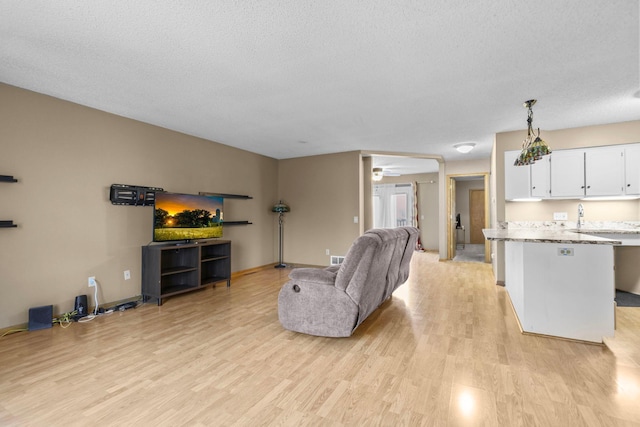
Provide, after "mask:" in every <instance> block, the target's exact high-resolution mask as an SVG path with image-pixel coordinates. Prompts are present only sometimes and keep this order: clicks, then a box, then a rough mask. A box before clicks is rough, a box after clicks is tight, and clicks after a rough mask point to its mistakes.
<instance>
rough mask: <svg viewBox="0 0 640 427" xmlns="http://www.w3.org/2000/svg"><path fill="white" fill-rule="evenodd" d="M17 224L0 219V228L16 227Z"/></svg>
mask: <svg viewBox="0 0 640 427" xmlns="http://www.w3.org/2000/svg"><path fill="white" fill-rule="evenodd" d="M17 226H18V225H17V224H14V223H13V221H0V228H11V227H17Z"/></svg>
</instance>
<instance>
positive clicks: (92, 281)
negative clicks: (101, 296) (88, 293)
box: [88, 276, 96, 288]
mask: <svg viewBox="0 0 640 427" xmlns="http://www.w3.org/2000/svg"><path fill="white" fill-rule="evenodd" d="M88 282H89V287H90V288H95V286H96V277H95V276H90V277H89V280H88Z"/></svg>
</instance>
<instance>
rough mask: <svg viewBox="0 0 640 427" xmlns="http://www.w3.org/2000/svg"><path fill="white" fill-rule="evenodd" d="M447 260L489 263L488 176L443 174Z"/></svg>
mask: <svg viewBox="0 0 640 427" xmlns="http://www.w3.org/2000/svg"><path fill="white" fill-rule="evenodd" d="M447 189H448V191H447V242H448V245H447V246H448V250H447V259H450V260H453V261H464V262H490V261H491V256H490V245H489V242H488V241H486V240H485V238H484V235H483V234H482V229H483V228H489V174H488V173H478V174H467V175H447Z"/></svg>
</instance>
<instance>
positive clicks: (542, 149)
mask: <svg viewBox="0 0 640 427" xmlns="http://www.w3.org/2000/svg"><path fill="white" fill-rule="evenodd" d="M535 103H536V100H535V99H530V100H528V101H526V102H525V103H524V104H522V105H523V107H524V108H526V109H527V110H528V111H527V138H526V139H525V140H524V141H523V142H522V152H521V153H520V155H519V156H518V158H517V159H516V161H515V162H514V163H513V164H514V166H526V165H531V164H533V163H535V162H536V160H540V159H542V156H546V155H547V154H551V149H550V148H549V146H548V145H547V143H546V142H544V141H543V140H542V138H540V128H538V132H537V133H536V132H534V130H533V125H532V124H533V110H532V109H531V107H533V106H534V105H535Z"/></svg>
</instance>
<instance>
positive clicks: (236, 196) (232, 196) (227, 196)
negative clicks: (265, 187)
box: [198, 191, 253, 199]
mask: <svg viewBox="0 0 640 427" xmlns="http://www.w3.org/2000/svg"><path fill="white" fill-rule="evenodd" d="M198 194H199V195H201V196H218V197H222V198H223V199H253V197H251V196H245V195H242V194H225V193H209V192H206V191H201V192H199V193H198Z"/></svg>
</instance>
